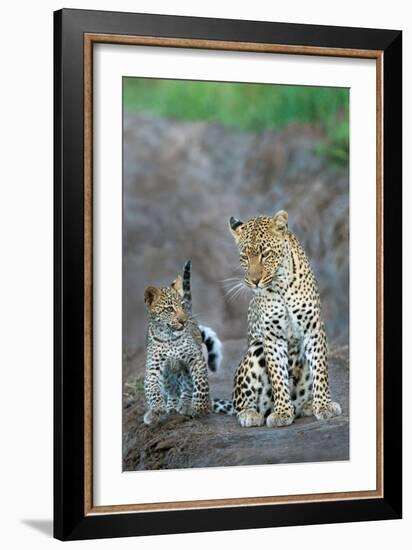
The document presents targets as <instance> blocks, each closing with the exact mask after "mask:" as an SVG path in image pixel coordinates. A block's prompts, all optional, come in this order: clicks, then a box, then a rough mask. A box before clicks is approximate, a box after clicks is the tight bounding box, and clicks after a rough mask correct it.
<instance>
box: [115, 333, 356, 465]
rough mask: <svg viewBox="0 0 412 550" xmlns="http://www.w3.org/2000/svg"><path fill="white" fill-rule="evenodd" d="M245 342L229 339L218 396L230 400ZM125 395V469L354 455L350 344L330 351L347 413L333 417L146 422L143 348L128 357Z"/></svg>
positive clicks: (215, 378)
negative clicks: (262, 422)
mask: <svg viewBox="0 0 412 550" xmlns="http://www.w3.org/2000/svg"><path fill="white" fill-rule="evenodd" d="M243 346H244V343H243V342H242V341H234V340H232V341H228V342H225V361H224V364H223V366H222V367H221V369H220V370H219V371H218V372H217V373H212V374H211V375H210V386H211V393H212V396H214V397H222V398H230V395H231V391H232V384H233V372H234V369H235V368H236V365H237V361H238V359H239V358H240V356H241V355H242V350H243ZM127 365H128V369H127V380H128V381H129V382H126V390H125V397H124V404H125V416H124V461H123V469H124V470H152V469H171V468H174V469H176V468H202V467H210V466H216V467H218V466H240V465H246V464H251V465H256V464H280V463H293V462H321V461H325V460H348V459H349V403H348V396H349V368H348V350H347V348H335V349H333V350H332V351H331V353H330V366H329V371H330V383H331V389H332V395H333V399H334V400H335V401H338V402H339V403H340V404H341V406H342V416H340V417H337V418H333V419H331V420H327V421H317V420H316V419H315V418H313V417H309V418H301V419H297V420H296V421H295V422H294V423H293V424H292V425H291V426H287V427H284V428H266V427H262V428H246V429H245V428H241V427H240V426H239V424H238V423H237V420H236V418H235V417H233V416H224V415H220V414H219V415H217V414H211V415H209V416H207V417H204V418H201V419H190V418H187V417H182V416H179V415H173V416H170V417H169V418H168V419H166V420H165V421H162V422H160V423H159V424H157V425H154V426H150V427H147V426H145V425H144V424H143V414H144V409H145V407H144V396H143V387H142V380H143V376H144V353H143V351H140V353H139V352H136V353H134V354H132V355H131V356H130V357H129V358H128V360H127Z"/></svg>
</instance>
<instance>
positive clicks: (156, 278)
mask: <svg viewBox="0 0 412 550" xmlns="http://www.w3.org/2000/svg"><path fill="white" fill-rule="evenodd" d="M123 91H124V238H123V247H124V285H123V287H124V296H123V315H124V318H123V327H124V330H123V334H124V347H125V353H126V357H127V358H128V359H131V358H133V357H136V354H138V355H140V354H141V353H142V351H143V349H142V348H143V347H144V341H145V329H146V311H145V307H144V303H143V292H144V289H145V287H146V286H147V285H158V286H165V285H168V284H169V283H170V282H171V281H172V280H173V279H174V278H175V277H176V275H177V274H178V273H180V272H181V270H182V266H183V263H184V261H185V260H186V259H187V258H191V259H192V271H193V276H192V296H193V310H194V313H195V314H197V315H198V316H199V320H200V321H201V322H202V323H205V324H208V325H210V326H211V327H213V328H214V329H215V330H216V331H217V332H218V334H219V335H220V337H221V338H222V339H223V340H225V341H228V340H242V341H243V342H245V341H246V334H247V318H246V311H247V305H248V301H249V296H248V295H247V293H245V294H244V295H241V296H237V297H235V298H234V299H231V294H230V286H231V284H230V282H228V281H225V280H226V279H228V278H231V277H239V276H241V272H240V271H239V270H238V266H239V260H238V252H237V247H236V245H235V243H234V241H233V239H232V236H231V234H230V232H229V230H228V220H229V218H230V216H235V217H237V218H240V219H242V220H247V219H249V218H251V217H253V216H256V215H259V214H265V215H271V214H274V213H275V212H276V211H277V210H280V209H284V210H287V211H288V213H289V227H290V229H291V230H292V231H293V232H294V233H295V234H296V236H297V237H298V239H299V240H300V241H301V242H302V244H303V246H304V248H305V250H306V253H307V254H308V256H309V258H310V260H311V263H312V267H313V269H314V271H315V274H316V276H317V278H318V282H319V287H320V292H321V297H322V308H323V316H324V320H325V324H326V331H327V334H328V338H329V342H330V344H331V345H335V344H336V345H345V344H347V343H348V338H349V335H348V330H349V323H348V321H349V166H348V162H349V90H348V89H342V88H324V87H322V88H320V87H304V86H286V85H267V84H265V85H260V84H239V83H213V82H199V81H196V82H194V81H173V80H172V81H165V80H157V79H139V78H124V81H123ZM228 292H229V294H228ZM240 355H241V352H239V358H240ZM132 363H133V362H132Z"/></svg>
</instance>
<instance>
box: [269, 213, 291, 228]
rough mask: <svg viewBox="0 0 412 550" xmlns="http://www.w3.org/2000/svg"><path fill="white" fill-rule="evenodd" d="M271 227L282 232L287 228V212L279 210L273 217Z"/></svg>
mask: <svg viewBox="0 0 412 550" xmlns="http://www.w3.org/2000/svg"><path fill="white" fill-rule="evenodd" d="M273 228H274V229H275V230H276V231H279V232H280V233H284V232H285V231H286V229H287V228H288V213H287V212H285V211H284V210H279V212H277V213H276V214H275V216H274V218H273Z"/></svg>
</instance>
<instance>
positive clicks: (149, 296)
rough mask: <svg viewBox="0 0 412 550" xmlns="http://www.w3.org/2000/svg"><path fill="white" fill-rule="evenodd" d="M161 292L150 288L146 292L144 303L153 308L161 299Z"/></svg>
mask: <svg viewBox="0 0 412 550" xmlns="http://www.w3.org/2000/svg"><path fill="white" fill-rule="evenodd" d="M159 296H160V290H159V289H158V288H156V287H154V286H148V287H147V288H146V290H145V291H144V303H145V304H146V305H147V307H149V308H150V307H152V306H153V305H154V304H155V302H156V301H157V300H158V299H159Z"/></svg>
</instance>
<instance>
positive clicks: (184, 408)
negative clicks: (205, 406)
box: [177, 401, 192, 416]
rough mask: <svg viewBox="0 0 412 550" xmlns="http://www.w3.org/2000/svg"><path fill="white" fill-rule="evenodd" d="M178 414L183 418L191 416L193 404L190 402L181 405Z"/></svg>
mask: <svg viewBox="0 0 412 550" xmlns="http://www.w3.org/2000/svg"><path fill="white" fill-rule="evenodd" d="M177 412H178V413H179V414H181V415H183V416H191V415H192V404H191V403H190V402H189V401H188V402H185V403H180V404H179V406H178V407H177Z"/></svg>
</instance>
